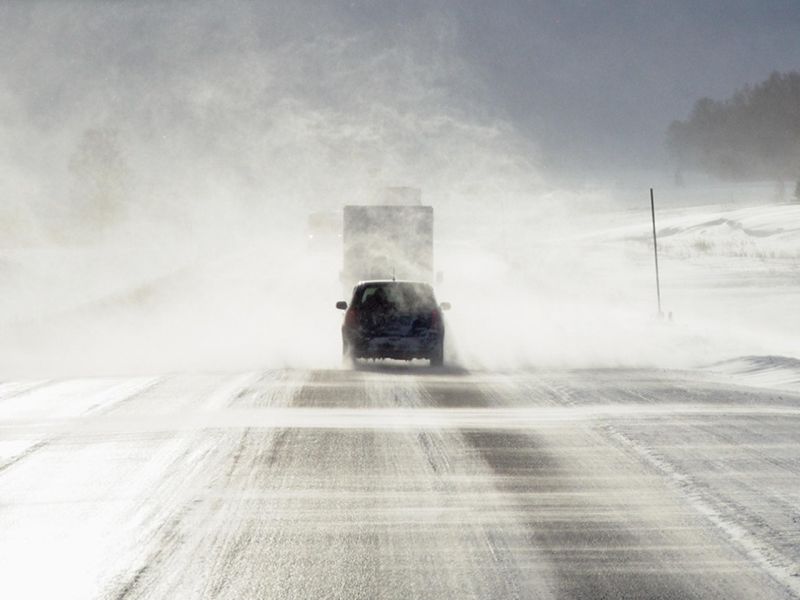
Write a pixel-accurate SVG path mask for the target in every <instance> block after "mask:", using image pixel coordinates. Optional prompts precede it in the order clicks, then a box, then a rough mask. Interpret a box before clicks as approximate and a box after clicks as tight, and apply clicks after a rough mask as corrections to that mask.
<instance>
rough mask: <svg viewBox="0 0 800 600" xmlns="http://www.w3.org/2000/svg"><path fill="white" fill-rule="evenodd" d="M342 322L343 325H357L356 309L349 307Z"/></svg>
mask: <svg viewBox="0 0 800 600" xmlns="http://www.w3.org/2000/svg"><path fill="white" fill-rule="evenodd" d="M344 324H345V327H356V326H358V311H357V310H356V309H355V308H351V309H350V310H348V311H347V312H346V313H345V315H344Z"/></svg>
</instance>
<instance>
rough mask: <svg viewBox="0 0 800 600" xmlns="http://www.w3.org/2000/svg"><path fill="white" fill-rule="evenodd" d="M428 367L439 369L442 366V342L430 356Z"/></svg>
mask: <svg viewBox="0 0 800 600" xmlns="http://www.w3.org/2000/svg"><path fill="white" fill-rule="evenodd" d="M430 365H431V366H432V367H441V366H442V365H444V342H439V343H438V344H437V345H436V348H435V349H434V350H433V353H432V354H431V356H430Z"/></svg>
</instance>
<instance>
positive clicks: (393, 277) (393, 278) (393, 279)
mask: <svg viewBox="0 0 800 600" xmlns="http://www.w3.org/2000/svg"><path fill="white" fill-rule="evenodd" d="M392 281H397V279H395V276H394V267H392Z"/></svg>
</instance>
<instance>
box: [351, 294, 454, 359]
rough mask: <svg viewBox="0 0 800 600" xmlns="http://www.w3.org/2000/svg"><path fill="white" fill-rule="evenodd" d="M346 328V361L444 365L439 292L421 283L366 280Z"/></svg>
mask: <svg viewBox="0 0 800 600" xmlns="http://www.w3.org/2000/svg"><path fill="white" fill-rule="evenodd" d="M336 308H339V309H342V310H346V311H347V312H346V313H345V315H344V324H343V325H342V354H343V356H344V358H345V359H353V358H394V359H399V360H411V359H413V358H427V359H428V360H430V364H431V366H441V365H442V364H443V363H444V320H443V319H442V310H447V309H449V308H450V305H449V304H447V303H446V302H443V303H442V304H441V305H439V304H437V303H436V297H435V296H434V294H433V288H432V287H431V286H430V285H429V284H427V283H420V282H416V281H362V282H361V283H359V284H358V285H357V286H356V287H355V288H354V289H353V297H352V299H351V300H350V304H349V305H348V304H347V302H337V303H336Z"/></svg>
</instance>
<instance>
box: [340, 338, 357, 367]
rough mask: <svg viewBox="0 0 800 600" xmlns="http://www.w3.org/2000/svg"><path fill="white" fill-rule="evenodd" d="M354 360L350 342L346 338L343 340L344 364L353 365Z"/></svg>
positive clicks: (346, 365)
mask: <svg viewBox="0 0 800 600" xmlns="http://www.w3.org/2000/svg"><path fill="white" fill-rule="evenodd" d="M354 362H355V361H354V360H353V352H352V351H351V350H350V344H348V343H347V341H346V340H342V365H343V366H345V367H352V366H353V364H354Z"/></svg>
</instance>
